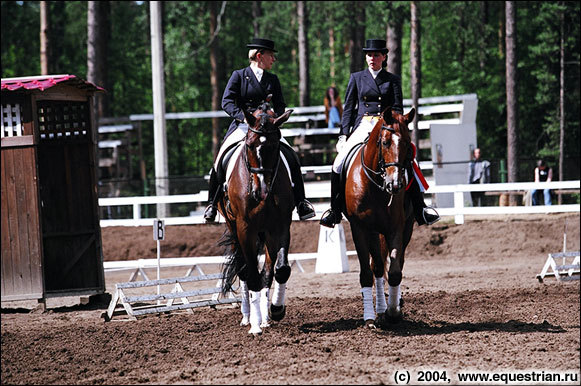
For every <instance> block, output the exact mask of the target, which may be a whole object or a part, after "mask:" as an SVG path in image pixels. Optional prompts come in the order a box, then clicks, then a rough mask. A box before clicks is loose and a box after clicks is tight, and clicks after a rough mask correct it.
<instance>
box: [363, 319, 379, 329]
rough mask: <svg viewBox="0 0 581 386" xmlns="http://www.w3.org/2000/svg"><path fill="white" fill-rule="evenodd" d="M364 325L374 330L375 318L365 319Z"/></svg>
mask: <svg viewBox="0 0 581 386" xmlns="http://www.w3.org/2000/svg"><path fill="white" fill-rule="evenodd" d="M365 327H366V328H369V329H370V330H375V329H376V328H377V327H376V326H375V320H373V319H368V320H366V321H365Z"/></svg>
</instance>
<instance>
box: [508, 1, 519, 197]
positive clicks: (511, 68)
mask: <svg viewBox="0 0 581 386" xmlns="http://www.w3.org/2000/svg"><path fill="white" fill-rule="evenodd" d="M516 50H517V36H516V4H515V2H514V1H507V2H506V126H507V167H508V182H517V181H518V103H517V86H518V84H517V72H516V71H517V69H516V66H517V57H516ZM510 205H511V206H513V205H517V197H516V196H515V195H511V196H510Z"/></svg>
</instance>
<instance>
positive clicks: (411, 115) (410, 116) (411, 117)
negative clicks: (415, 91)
mask: <svg viewBox="0 0 581 386" xmlns="http://www.w3.org/2000/svg"><path fill="white" fill-rule="evenodd" d="M415 116H416V109H414V108H413V107H412V109H411V110H410V112H409V113H407V114H406V115H405V121H406V123H410V122H411V121H413V120H414V117H415Z"/></svg>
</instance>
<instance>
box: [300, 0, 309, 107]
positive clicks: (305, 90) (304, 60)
mask: <svg viewBox="0 0 581 386" xmlns="http://www.w3.org/2000/svg"><path fill="white" fill-rule="evenodd" d="M297 22H298V27H299V28H298V42H299V106H309V105H310V104H311V101H310V97H309V94H310V90H309V83H310V82H309V41H308V39H307V26H308V11H307V4H306V1H298V2H297Z"/></svg>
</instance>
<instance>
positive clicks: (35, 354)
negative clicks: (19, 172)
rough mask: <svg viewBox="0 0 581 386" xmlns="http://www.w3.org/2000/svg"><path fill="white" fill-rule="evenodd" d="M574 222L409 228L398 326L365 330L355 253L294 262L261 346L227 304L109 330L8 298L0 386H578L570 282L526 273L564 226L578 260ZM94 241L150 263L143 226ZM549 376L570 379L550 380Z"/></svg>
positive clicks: (215, 232) (310, 237)
mask: <svg viewBox="0 0 581 386" xmlns="http://www.w3.org/2000/svg"><path fill="white" fill-rule="evenodd" d="M579 220H580V216H579V213H575V214H547V215H522V216H491V217H489V218H488V219H485V218H480V217H471V216H468V217H467V218H466V223H465V224H463V225H455V224H454V223H453V221H452V219H444V220H443V221H441V222H439V223H437V224H434V225H432V226H431V227H425V226H424V227H416V228H415V229H414V235H413V237H412V241H411V244H410V246H409V248H408V250H407V253H406V264H405V267H404V272H403V274H404V278H403V282H402V294H403V298H404V300H405V304H404V306H403V311H404V319H403V320H402V321H401V322H399V323H397V324H393V325H391V326H389V327H388V328H385V329H375V330H370V329H367V328H365V327H364V326H363V321H362V316H363V308H362V301H361V294H360V287H359V266H358V262H357V260H356V258H355V257H351V258H350V259H349V268H350V271H349V272H346V273H341V274H317V273H315V272H314V271H315V260H309V261H304V262H302V266H303V267H304V269H305V272H300V271H299V270H298V269H296V268H293V272H292V275H291V278H290V280H289V283H288V287H287V292H286V293H287V307H288V308H287V313H286V317H285V318H284V319H283V320H282V321H280V322H277V323H272V326H271V327H270V328H267V329H265V331H264V333H263V335H262V336H260V337H258V338H254V337H252V336H251V335H249V334H248V333H247V331H248V327H240V326H239V321H240V318H241V315H240V311H239V308H238V307H232V306H229V307H217V308H210V307H201V308H196V309H194V310H193V311H192V312H186V311H176V312H171V313H162V314H152V315H148V316H145V317H141V318H138V319H137V320H128V318H126V315H125V317H124V316H123V315H119V316H116V317H114V318H113V320H112V321H110V322H105V321H104V319H103V318H102V313H103V312H104V311H105V309H106V307H107V305H108V304H89V305H81V304H79V299H78V298H74V299H71V298H57V299H49V301H48V303H47V305H48V310H46V311H44V312H42V311H40V310H38V309H33V307H34V303H32V304H30V302H28V303H26V302H10V303H2V315H1V321H2V354H1V355H2V373H1V383H2V384H407V383H410V384H434V383H439V384H468V383H465V382H462V381H460V380H459V376H461V374H462V373H465V372H488V373H489V374H490V375H491V376H492V373H497V374H504V375H502V376H505V377H508V375H514V374H516V373H522V374H525V375H529V376H531V374H537V376H539V377H544V378H538V379H540V380H541V381H540V382H538V381H537V382H535V381H534V379H532V380H531V379H529V381H527V382H520V383H519V382H513V383H509V384H579V379H580V378H579V376H580V316H579V312H580V284H579V281H573V282H567V283H558V282H557V281H556V280H555V279H554V278H546V279H545V281H544V282H543V283H539V282H538V281H537V280H536V279H535V276H536V274H538V273H539V272H540V271H541V269H542V267H543V265H544V263H545V261H546V259H547V254H548V253H554V252H560V251H562V249H563V235H564V233H565V231H566V234H567V243H566V248H567V250H569V251H579V249H580V245H579V244H580V241H579V240H580V230H579V228H580V226H579ZM343 226H344V228H345V236H346V241H347V250H349V251H351V250H354V246H353V243H352V239H351V235H350V229H349V225H348V223H346V222H345V221H344V222H343ZM223 231H224V225H223V224H222V225H195V226H167V227H166V240H164V241H163V242H161V246H162V249H161V255H162V257H185V256H206V255H209V256H213V255H220V254H221V253H222V248H221V247H218V246H217V241H218V239H219V238H220V236H221V235H222V233H223ZM318 235H319V225H318V223H317V222H315V221H308V222H294V223H293V226H292V243H291V245H292V246H291V253H296V252H316V251H317V242H318ZM102 239H103V246H104V257H105V260H106V261H112V260H131V259H137V258H155V257H156V243H155V242H154V241H153V236H152V229H151V227H142V228H139V227H135V228H134V227H128V228H122V227H119V228H103V229H102ZM185 268H186V267H183V269H182V268H173V269H164V270H163V271H162V277H167V278H169V277H177V276H183V274H184V272H185ZM204 271H206V273H212V272H218V271H219V267H218V266H215V265H208V266H207V267H204ZM151 274H152V277H155V271H151ZM128 279H129V272H127V271H121V272H108V273H106V286H107V291H108V292H109V293H113V292H114V291H115V284H116V283H119V282H125V281H127V280H128ZM212 285H213V284H212ZM67 302H68V303H67ZM553 373H559V374H560V375H561V376H564V375H566V374H569V376H576V377H577V378H576V381H575V382H563V381H562V380H561V381H560V382H555V383H551V382H547V381H550V380H552V379H555V378H552V379H551V378H547V375H549V376H550V375H552V374H553ZM421 377H423V378H421ZM435 380H440V381H439V382H434V381H435ZM482 383H483V382H481V384H482ZM471 384H476V383H471ZM488 384H504V382H501V381H497V382H490V383H488Z"/></svg>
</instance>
